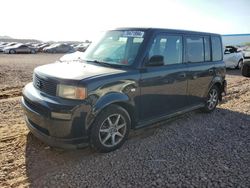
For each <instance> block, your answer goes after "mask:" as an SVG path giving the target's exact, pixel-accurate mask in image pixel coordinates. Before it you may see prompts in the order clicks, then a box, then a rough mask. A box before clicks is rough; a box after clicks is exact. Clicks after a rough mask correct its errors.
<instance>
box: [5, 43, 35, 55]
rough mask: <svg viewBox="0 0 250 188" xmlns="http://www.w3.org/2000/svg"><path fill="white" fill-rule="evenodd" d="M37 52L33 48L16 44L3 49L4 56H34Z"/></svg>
mask: <svg viewBox="0 0 250 188" xmlns="http://www.w3.org/2000/svg"><path fill="white" fill-rule="evenodd" d="M36 52H37V51H36V49H35V48H32V47H29V46H27V45H24V44H16V45H14V46H7V47H5V48H4V49H3V53H5V54H16V53H29V54H35V53H36Z"/></svg>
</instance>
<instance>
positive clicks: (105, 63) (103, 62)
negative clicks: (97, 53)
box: [86, 60, 113, 67]
mask: <svg viewBox="0 0 250 188" xmlns="http://www.w3.org/2000/svg"><path fill="white" fill-rule="evenodd" d="M86 61H87V62H92V63H97V64H101V65H106V66H109V67H112V65H113V64H110V63H107V62H105V61H99V60H86Z"/></svg>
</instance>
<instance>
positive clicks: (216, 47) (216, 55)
mask: <svg viewBox="0 0 250 188" xmlns="http://www.w3.org/2000/svg"><path fill="white" fill-rule="evenodd" d="M211 41H212V52H213V53H212V54H213V55H212V56H213V61H221V60H222V52H221V48H222V45H221V40H220V37H211Z"/></svg>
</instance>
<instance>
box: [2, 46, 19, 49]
mask: <svg viewBox="0 0 250 188" xmlns="http://www.w3.org/2000/svg"><path fill="white" fill-rule="evenodd" d="M15 48H16V47H13V46H6V47H4V49H5V50H9V49H15Z"/></svg>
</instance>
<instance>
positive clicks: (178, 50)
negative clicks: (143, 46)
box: [149, 35, 182, 65]
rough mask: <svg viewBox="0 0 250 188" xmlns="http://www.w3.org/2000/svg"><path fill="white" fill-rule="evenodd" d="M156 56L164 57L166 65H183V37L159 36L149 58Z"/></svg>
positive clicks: (154, 42)
mask: <svg viewBox="0 0 250 188" xmlns="http://www.w3.org/2000/svg"><path fill="white" fill-rule="evenodd" d="M154 55H162V56H163V57H164V64H165V65H170V64H177V63H182V37H181V36H173V35H171V36H168V35H159V36H157V37H156V38H155V39H154V41H153V44H152V46H151V48H150V51H149V58H151V57H152V56H154Z"/></svg>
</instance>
